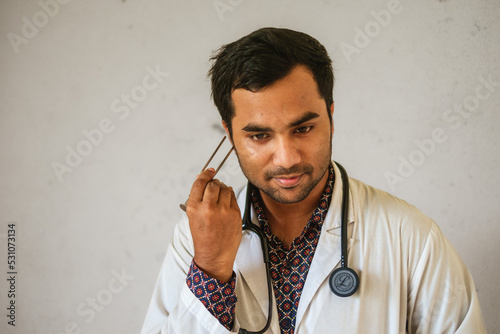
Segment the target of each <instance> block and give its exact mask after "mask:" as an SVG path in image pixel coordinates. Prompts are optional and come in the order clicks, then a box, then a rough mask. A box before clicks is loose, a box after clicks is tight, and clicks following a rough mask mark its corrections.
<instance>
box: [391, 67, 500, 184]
mask: <svg viewBox="0 0 500 334" xmlns="http://www.w3.org/2000/svg"><path fill="white" fill-rule="evenodd" d="M478 81H479V84H478V85H476V87H475V89H474V93H472V94H470V95H467V96H466V97H465V98H464V99H463V100H462V103H459V104H455V105H454V106H453V109H451V108H450V109H447V110H445V111H444V112H443V114H442V116H441V118H442V119H443V120H444V121H445V122H446V123H448V125H449V127H448V128H447V129H444V128H442V127H437V128H434V129H433V130H432V131H431V134H430V136H429V137H428V138H425V139H422V140H418V139H417V140H415V145H416V146H417V147H416V148H415V149H414V150H413V151H411V152H410V153H409V154H408V155H407V156H406V157H402V156H399V157H398V160H399V166H398V168H397V172H396V173H395V172H391V171H386V172H385V173H384V176H385V179H386V181H387V184H388V185H389V187H390V188H391V190H392V191H395V190H396V185H397V184H398V183H402V182H404V181H405V179H407V178H409V177H410V176H412V175H413V174H414V173H415V171H416V169H417V167H418V166H421V165H423V164H424V162H425V161H426V160H427V158H428V157H429V156H431V155H432V154H433V153H434V152H435V151H436V147H437V146H438V145H439V144H442V143H444V142H445V141H446V140H447V139H448V134H447V133H448V132H449V131H450V129H451V130H456V129H458V128H460V127H461V126H462V125H463V124H464V120H465V119H468V118H470V117H471V116H473V115H477V111H478V109H479V107H480V106H481V101H485V100H487V99H489V98H490V97H491V95H492V94H493V93H494V92H495V87H499V86H500V81H494V80H493V76H492V74H491V73H490V75H489V76H488V79H487V80H486V79H485V78H484V77H483V76H480V77H479V78H478Z"/></svg>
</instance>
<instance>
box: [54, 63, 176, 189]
mask: <svg viewBox="0 0 500 334" xmlns="http://www.w3.org/2000/svg"><path fill="white" fill-rule="evenodd" d="M146 72H147V74H146V75H145V76H144V77H143V79H142V81H141V84H140V85H137V86H134V87H133V88H132V89H131V90H130V93H123V94H121V95H120V97H119V98H116V99H114V100H113V101H112V102H111V105H110V109H111V111H112V112H113V113H115V114H117V117H118V118H119V119H120V120H121V121H123V120H125V119H126V118H127V117H128V116H129V114H130V111H131V110H132V109H136V108H137V107H138V106H139V104H140V103H141V102H142V101H144V100H145V99H146V98H147V96H148V94H149V92H151V91H152V90H154V89H156V88H158V86H159V85H160V83H162V82H163V80H164V79H165V78H166V77H168V75H169V73H168V72H162V70H161V69H160V67H159V65H156V68H155V69H153V68H152V67H151V66H147V67H146ZM115 128H116V125H115V123H114V122H113V121H112V120H111V118H108V117H104V118H102V119H101V120H100V121H99V122H98V124H97V126H96V127H95V128H93V129H90V130H89V129H83V130H82V131H81V133H82V135H83V137H84V138H83V139H81V140H80V141H79V142H78V143H77V144H76V145H75V147H74V148H73V147H71V146H70V145H66V147H65V149H66V156H65V159H64V161H63V162H59V161H56V160H54V161H52V164H51V166H52V170H53V171H54V173H55V174H56V176H57V179H58V180H59V182H62V181H63V176H64V174H66V173H71V172H73V170H74V169H75V168H76V167H78V166H80V165H81V164H82V162H83V160H84V158H85V157H88V156H89V155H90V154H91V153H92V152H93V150H94V148H96V147H98V146H99V145H101V144H102V142H103V140H104V138H105V136H106V135H108V134H110V133H112V132H113V131H114V130H115Z"/></svg>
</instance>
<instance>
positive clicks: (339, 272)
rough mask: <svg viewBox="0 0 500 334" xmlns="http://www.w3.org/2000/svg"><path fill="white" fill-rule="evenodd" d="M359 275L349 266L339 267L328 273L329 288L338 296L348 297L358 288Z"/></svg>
mask: <svg viewBox="0 0 500 334" xmlns="http://www.w3.org/2000/svg"><path fill="white" fill-rule="evenodd" d="M358 287H359V277H358V274H356V272H355V271H354V270H352V269H351V268H347V267H340V268H337V269H335V270H334V271H333V273H332V274H331V275H330V289H331V290H332V292H333V293H334V294H336V295H337V296H339V297H349V296H351V295H352V294H353V293H355V292H356V291H357V290H358Z"/></svg>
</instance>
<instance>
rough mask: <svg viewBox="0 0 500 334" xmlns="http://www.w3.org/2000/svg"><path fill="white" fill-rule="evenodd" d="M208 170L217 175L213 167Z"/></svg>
mask: <svg viewBox="0 0 500 334" xmlns="http://www.w3.org/2000/svg"><path fill="white" fill-rule="evenodd" d="M207 170H208V171H210V172H212V173H215V168H213V167H210V168H208V169H207Z"/></svg>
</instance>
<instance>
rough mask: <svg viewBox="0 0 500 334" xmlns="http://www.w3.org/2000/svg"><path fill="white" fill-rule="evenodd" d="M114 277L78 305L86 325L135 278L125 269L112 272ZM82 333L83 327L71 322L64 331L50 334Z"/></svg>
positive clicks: (78, 311) (77, 311) (79, 313)
mask: <svg viewBox="0 0 500 334" xmlns="http://www.w3.org/2000/svg"><path fill="white" fill-rule="evenodd" d="M111 274H112V275H113V277H112V278H111V279H110V280H109V281H108V284H107V285H106V287H105V288H103V289H101V290H99V291H97V293H96V294H95V295H92V296H89V297H87V298H86V299H85V301H83V302H81V303H80V304H78V306H77V307H76V314H77V315H78V316H80V317H82V318H83V321H84V322H85V323H86V324H89V323H91V322H92V321H93V320H94V319H95V318H96V316H97V313H99V312H102V311H103V310H104V309H105V308H106V307H107V306H108V305H109V304H111V302H112V301H113V298H114V297H115V296H116V295H117V294H119V293H121V292H122V291H123V290H124V289H125V288H126V287H127V286H128V285H129V283H130V282H131V281H133V280H134V279H135V276H131V275H128V274H127V273H126V272H125V269H122V270H121V272H119V271H117V270H111ZM80 333H82V329H81V325H80V324H79V323H78V322H76V321H69V322H67V323H66V324H65V325H64V329H63V330H62V331H59V332H56V333H53V332H49V334H80Z"/></svg>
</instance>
